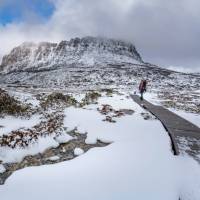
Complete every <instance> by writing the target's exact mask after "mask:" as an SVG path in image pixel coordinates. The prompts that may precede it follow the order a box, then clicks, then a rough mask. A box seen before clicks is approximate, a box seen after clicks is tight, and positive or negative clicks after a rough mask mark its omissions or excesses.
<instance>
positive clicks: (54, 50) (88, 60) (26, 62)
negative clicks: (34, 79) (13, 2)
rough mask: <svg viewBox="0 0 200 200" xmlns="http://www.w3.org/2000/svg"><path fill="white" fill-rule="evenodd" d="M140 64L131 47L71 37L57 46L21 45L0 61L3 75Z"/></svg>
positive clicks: (126, 44) (134, 50) (108, 40)
mask: <svg viewBox="0 0 200 200" xmlns="http://www.w3.org/2000/svg"><path fill="white" fill-rule="evenodd" d="M123 62H128V63H142V59H141V56H140V55H139V53H138V52H137V51H136V48H135V46H134V45H133V44H131V43H127V42H123V41H119V40H113V39H105V38H94V37H84V38H82V39H80V38H75V39H71V40H70V41H62V42H60V43H58V44H57V43H48V42H43V43H39V44H34V43H24V44H22V45H21V46H18V47H16V48H14V49H13V50H12V51H11V52H10V54H9V55H6V56H4V57H3V59H2V64H1V69H2V70H3V72H4V73H8V72H13V71H15V72H16V71H27V70H29V71H30V70H31V71H37V70H41V69H46V70H48V69H51V68H52V67H53V68H57V67H61V66H64V67H67V66H68V65H71V64H82V65H83V66H95V64H105V63H112V64H114V63H116V64H117V63H118V64H119V63H123Z"/></svg>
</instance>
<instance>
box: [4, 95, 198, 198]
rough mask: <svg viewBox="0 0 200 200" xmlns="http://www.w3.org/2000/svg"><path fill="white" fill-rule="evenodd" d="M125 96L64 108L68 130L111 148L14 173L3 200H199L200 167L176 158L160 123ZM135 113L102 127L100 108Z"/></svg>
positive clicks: (114, 96) (188, 158) (78, 152)
mask: <svg viewBox="0 0 200 200" xmlns="http://www.w3.org/2000/svg"><path fill="white" fill-rule="evenodd" d="M126 96H127V95H126V94H125V95H116V94H115V95H113V97H106V96H103V97H101V98H99V100H98V104H92V105H88V106H85V107H84V108H75V107H69V108H66V109H65V111H64V113H65V119H64V126H66V127H67V128H68V130H72V129H74V128H75V127H77V129H78V131H79V132H82V133H85V132H87V133H88V135H87V139H86V142H87V143H94V142H95V141H96V140H97V139H101V140H102V141H105V142H108V141H109V142H112V143H111V144H110V145H109V146H107V147H104V148H94V149H92V150H90V151H88V152H87V153H85V154H83V151H81V149H75V154H76V155H80V156H78V157H77V158H75V159H73V160H71V161H67V162H63V163H59V164H55V165H46V166H41V167H31V168H26V169H23V170H20V171H17V172H15V173H14V174H13V175H12V176H11V177H9V179H8V180H7V182H6V184H5V185H3V186H0V197H1V200H11V199H20V200H35V199H38V200H43V199H48V200H55V199H59V200H65V199H70V200H86V199H87V200H90V199H91V200H94V199H95V200H98V199H99V200H102V199H103V200H118V199H119V200H121V199H126V200H129V199H130V200H132V199H137V200H147V199H148V200H161V199H162V200H178V199H179V197H180V198H181V200H199V197H200V165H199V164H198V163H197V162H196V161H194V160H193V159H192V158H190V157H188V156H186V155H185V156H174V155H173V152H172V150H171V144H170V138H169V136H168V134H167V132H166V131H165V129H164V128H163V126H162V125H161V123H160V122H159V121H158V120H144V119H143V117H142V115H141V113H142V112H146V111H144V110H143V109H142V108H141V107H139V106H138V105H137V104H136V103H134V102H133V101H132V100H131V99H130V98H127V97H126ZM102 104H109V105H111V106H112V107H113V109H115V110H119V109H131V110H134V111H135V112H134V113H133V114H132V115H125V116H121V117H120V118H115V120H116V123H109V122H107V121H103V119H104V118H105V115H102V114H101V113H100V112H99V111H98V110H97V108H99V107H100V106H102Z"/></svg>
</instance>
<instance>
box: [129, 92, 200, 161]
mask: <svg viewBox="0 0 200 200" xmlns="http://www.w3.org/2000/svg"><path fill="white" fill-rule="evenodd" d="M131 98H132V99H133V100H134V101H135V102H136V103H138V104H139V105H140V106H142V107H144V108H145V109H147V110H148V111H149V112H151V113H152V114H153V115H154V116H155V117H156V118H157V119H159V120H160V121H161V123H162V124H163V126H164V127H165V129H166V130H167V132H168V133H169V136H170V138H171V141H172V148H173V151H174V154H175V155H179V154H180V153H181V154H185V153H187V154H189V155H191V156H192V157H193V158H194V159H195V160H197V161H198V162H200V128H199V127H197V126H196V125H194V124H192V123H191V122H189V121H187V120H185V119H183V118H182V117H180V116H178V115H176V114H175V113H173V112H171V111H169V110H167V109H165V108H163V107H162V106H156V105H153V104H151V103H149V102H148V101H146V100H143V101H141V100H140V98H139V96H137V95H131Z"/></svg>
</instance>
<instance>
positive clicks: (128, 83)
mask: <svg viewBox="0 0 200 200" xmlns="http://www.w3.org/2000/svg"><path fill="white" fill-rule="evenodd" d="M0 69H1V70H0V84H1V85H4V86H6V85H9V86H11V85H12V86H14V87H16V86H27V87H30V86H33V87H37V88H58V89H66V88H67V89H68V90H72V91H74V90H75V91H77V90H85V89H86V90H87V89H96V88H105V87H117V88H127V89H129V88H131V89H132V88H133V87H135V86H136V87H137V85H138V82H139V81H140V80H141V78H144V77H145V78H148V79H149V84H148V85H149V88H150V87H151V88H152V89H159V90H167V91H169V90H170V91H172V90H174V91H177V90H182V89H184V90H187V91H189V90H191V89H197V88H199V87H200V75H198V74H184V73H179V72H174V71H171V70H167V69H163V68H160V67H158V66H156V65H152V64H149V63H145V62H144V61H143V59H142V57H141V56H140V54H139V53H138V52H137V50H136V48H135V46H134V45H133V44H131V43H127V42H123V41H119V40H113V39H106V38H95V37H84V38H82V39H80V38H75V39H71V40H70V41H62V42H60V43H58V44H57V43H47V42H43V43H39V44H34V43H24V44H22V45H21V46H19V47H16V48H14V49H13V50H12V51H11V52H10V54H8V55H6V56H4V57H3V60H2V64H1V66H0Z"/></svg>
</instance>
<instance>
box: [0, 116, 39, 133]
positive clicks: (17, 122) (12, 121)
mask: <svg viewBox="0 0 200 200" xmlns="http://www.w3.org/2000/svg"><path fill="white" fill-rule="evenodd" d="M40 117H41V116H40V115H33V116H32V117H31V118H30V119H22V118H16V117H12V116H6V117H5V118H2V119H0V126H2V127H1V128H0V136H2V135H3V134H4V135H6V134H8V133H10V132H11V131H14V130H17V129H20V128H31V127H33V126H35V125H37V124H38V123H40V121H41V120H40Z"/></svg>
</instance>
